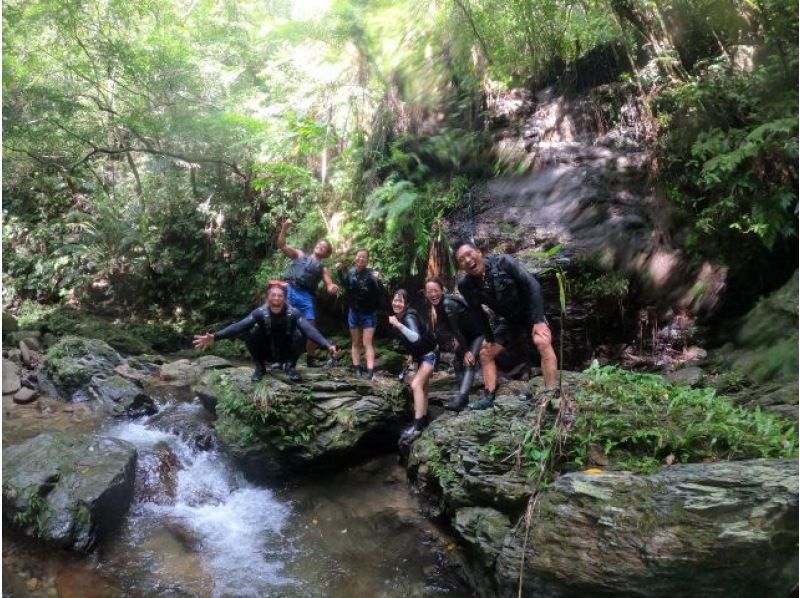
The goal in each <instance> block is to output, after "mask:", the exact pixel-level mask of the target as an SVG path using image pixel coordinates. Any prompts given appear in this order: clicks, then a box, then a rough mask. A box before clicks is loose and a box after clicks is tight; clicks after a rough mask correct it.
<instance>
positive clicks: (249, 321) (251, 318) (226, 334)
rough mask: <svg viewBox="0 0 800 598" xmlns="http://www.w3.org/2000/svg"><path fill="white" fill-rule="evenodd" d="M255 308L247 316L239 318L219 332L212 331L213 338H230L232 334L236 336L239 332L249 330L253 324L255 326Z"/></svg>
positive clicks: (216, 339)
mask: <svg viewBox="0 0 800 598" xmlns="http://www.w3.org/2000/svg"><path fill="white" fill-rule="evenodd" d="M256 312H258V310H257V309H254V310H253V311H251V312H250V313H249V314H248V315H247V317H245V318H243V319H241V320H239V321H238V322H234V323H233V324H231V325H230V326H226V327H225V328H223V329H222V330H220V331H219V332H215V333H214V340H215V341H218V340H222V339H224V338H230V337H232V336H236V335H237V334H241V333H242V332H245V331H246V330H250V329H251V328H252V327H253V326H255V324H256V322H257V321H258V320H257V318H256V315H257V314H256Z"/></svg>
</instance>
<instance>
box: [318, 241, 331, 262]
mask: <svg viewBox="0 0 800 598" xmlns="http://www.w3.org/2000/svg"><path fill="white" fill-rule="evenodd" d="M331 253H333V248H332V247H331V244H330V243H328V241H327V240H326V239H320V240H319V241H317V244H316V245H314V256H315V257H316V258H317V259H320V260H322V259H325V258H326V257H330V255H331Z"/></svg>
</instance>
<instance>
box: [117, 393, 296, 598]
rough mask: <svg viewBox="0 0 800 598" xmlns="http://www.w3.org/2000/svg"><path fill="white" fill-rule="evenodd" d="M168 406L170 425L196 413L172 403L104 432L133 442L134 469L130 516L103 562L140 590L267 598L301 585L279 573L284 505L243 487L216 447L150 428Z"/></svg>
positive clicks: (287, 510) (285, 553)
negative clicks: (201, 447)
mask: <svg viewBox="0 0 800 598" xmlns="http://www.w3.org/2000/svg"><path fill="white" fill-rule="evenodd" d="M165 409H166V410H169V409H172V410H174V413H173V414H172V417H171V418H169V419H170V420H171V421H173V422H175V421H183V422H186V421H189V422H191V421H193V419H194V420H197V419H198V410H199V411H202V407H201V406H199V405H197V404H188V403H175V404H171V405H167V406H165V407H164V408H163V409H162V412H161V413H160V414H159V415H158V416H154V417H152V418H144V419H141V420H138V421H132V422H125V423H119V424H116V425H114V426H112V427H110V428H109V429H107V430H106V431H105V432H104V435H107V436H113V437H116V438H120V439H122V440H125V441H127V442H130V443H131V444H133V445H134V446H136V448H137V450H138V451H139V463H138V466H137V489H136V496H135V498H134V504H133V505H132V508H131V515H130V517H129V518H128V523H127V524H126V527H125V529H124V530H123V533H122V536H121V538H120V540H119V542H118V543H117V544H118V545H117V546H116V547H113V546H112V547H111V549H110V554H109V555H108V557H109V558H108V559H105V558H104V559H103V560H104V561H106V560H107V563H108V566H110V567H111V568H114V569H116V568H120V569H121V570H125V571H126V572H127V573H125V574H124V575H121V577H123V578H126V579H127V580H128V583H129V584H131V585H132V586H133V587H131V588H130V589H131V590H137V591H140V592H144V593H149V592H156V591H157V592H161V593H164V592H166V593H167V594H171V595H186V594H190V595H198V594H199V595H212V596H220V597H223V596H264V595H268V594H270V593H272V592H274V591H275V589H276V588H277V587H280V586H284V587H285V586H293V585H298V584H299V582H298V581H295V580H293V579H291V578H290V577H287V576H285V575H284V574H283V573H282V569H283V567H284V563H285V559H286V558H287V556H288V555H289V554H290V552H291V549H290V548H288V547H287V545H288V544H289V542H288V541H286V540H285V538H284V532H285V530H286V526H287V522H288V520H289V517H290V515H291V509H290V507H289V505H287V504H285V503H282V502H279V501H278V499H277V498H276V497H275V494H274V493H273V492H272V491H271V490H269V489H267V488H262V487H255V486H253V485H252V484H250V483H249V482H247V481H246V480H245V479H244V478H243V477H242V476H241V474H239V473H238V472H237V471H236V470H235V469H234V467H233V466H232V465H231V464H230V463H229V462H228V460H227V459H226V458H225V456H224V455H223V454H221V453H220V452H218V451H217V450H216V449H215V448H211V449H210V450H199V449H197V448H196V447H194V446H193V445H192V443H191V439H190V438H186V436H187V435H186V434H178V433H174V431H173V430H169V431H164V430H162V429H158V428H157V427H155V426H158V425H159V424H162V425H163V420H164V410H165ZM155 418H159V419H155ZM159 420H161V421H159ZM189 425H191V424H189ZM188 436H191V434H189V435H188ZM198 566H199V567H198ZM104 568H105V565H104ZM198 569H199V570H198Z"/></svg>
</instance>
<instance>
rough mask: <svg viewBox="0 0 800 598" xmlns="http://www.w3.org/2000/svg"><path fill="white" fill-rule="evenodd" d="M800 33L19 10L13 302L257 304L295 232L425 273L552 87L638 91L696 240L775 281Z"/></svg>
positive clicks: (691, 1)
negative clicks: (503, 110)
mask: <svg viewBox="0 0 800 598" xmlns="http://www.w3.org/2000/svg"><path fill="white" fill-rule="evenodd" d="M797 22H798V15H797V3H795V2H788V1H786V0H536V1H533V0H503V1H499V0H437V1H434V2H429V1H421V0H391V1H388V0H373V1H367V0H329V1H325V0H315V1H309V2H290V1H288V0H270V1H268V2H259V1H256V0H225V1H222V2H218V1H212V0H159V1H157V2H156V1H153V0H142V1H140V2H124V1H121V0H82V1H77V0H58V1H56V0H24V1H23V0H5V2H4V3H3V181H2V185H3V188H2V191H3V249H4V260H3V289H4V291H3V293H4V295H3V300H4V304H6V305H11V306H19V305H20V304H21V303H22V302H25V301H35V302H38V303H40V304H49V305H59V304H63V303H65V302H73V303H76V304H77V303H80V304H85V305H92V306H93V309H94V310H95V311H98V312H100V311H107V312H109V313H112V314H114V315H117V316H124V317H126V318H129V317H131V316H135V317H137V318H139V319H141V320H142V321H143V322H146V321H148V320H152V319H156V320H168V321H174V322H178V323H184V324H186V325H194V323H196V322H208V321H213V320H215V319H219V318H221V317H223V316H227V315H230V314H232V313H243V312H244V311H245V310H246V309H247V306H248V305H250V303H251V302H252V300H253V297H254V293H255V291H256V289H257V287H258V285H259V283H261V282H263V280H264V279H265V278H266V277H267V276H271V275H274V274H277V273H279V272H280V271H281V270H282V269H283V267H285V263H284V261H283V260H282V259H281V257H280V256H279V252H277V251H276V249H277V247H276V236H277V232H278V229H279V226H280V224H281V222H282V221H283V220H284V219H285V218H287V217H291V218H292V219H293V220H294V221H295V222H297V223H298V225H297V227H296V228H295V230H294V232H293V237H292V239H291V242H292V243H293V244H296V245H300V246H307V245H308V244H310V243H311V242H312V241H313V240H314V239H315V238H316V237H317V236H319V235H325V236H328V237H329V238H330V239H331V240H332V241H333V242H334V244H336V245H337V247H338V248H339V249H340V251H342V252H343V253H346V252H347V251H348V250H349V249H354V248H355V247H360V246H365V247H367V248H369V249H370V250H371V252H372V262H373V265H374V267H375V268H376V269H378V270H380V271H381V272H382V274H383V276H384V277H385V279H386V280H388V281H390V282H397V281H403V280H406V279H408V278H409V277H412V276H415V275H419V273H423V274H424V271H425V268H426V260H427V259H428V258H429V253H430V248H431V247H432V246H436V244H437V243H440V242H441V234H442V233H441V229H440V228H439V226H438V223H439V221H440V220H441V218H442V217H443V215H445V214H446V213H447V212H448V211H449V210H451V209H453V208H454V207H455V206H457V205H459V203H460V202H463V201H467V200H468V198H469V195H470V192H471V190H472V189H473V188H474V187H475V186H476V185H479V184H480V182H481V181H483V180H485V179H487V178H488V177H490V176H491V175H492V173H493V172H495V166H496V165H495V164H494V163H493V160H494V158H493V156H492V154H491V152H490V151H489V147H488V140H487V135H486V124H485V106H486V98H487V97H488V96H490V95H491V94H496V93H501V92H502V91H504V90H507V89H510V88H513V87H528V88H535V87H536V86H540V85H545V84H555V85H558V86H561V87H562V88H564V89H573V90H577V89H581V88H585V87H588V86H591V85H595V84H598V83H603V82H609V81H612V82H613V81H616V82H627V83H629V84H631V85H635V86H636V89H637V90H638V93H639V94H641V96H642V97H643V98H645V100H646V103H647V106H648V107H649V111H650V114H649V115H648V118H649V119H650V121H651V122H650V124H651V130H652V143H653V147H654V150H655V151H656V152H657V153H658V155H659V160H658V161H657V164H658V167H659V172H658V173H657V176H659V177H661V179H662V180H663V182H664V184H665V186H666V188H667V190H668V194H669V196H670V198H671V199H672V201H673V202H674V203H675V205H676V206H677V207H678V209H679V210H680V211H681V213H682V214H683V217H684V218H685V219H686V221H687V222H689V223H690V225H691V226H690V230H691V235H690V238H689V239H687V247H688V248H689V249H690V250H691V251H694V252H696V253H697V255H698V256H700V255H705V256H707V255H713V257H714V258H715V259H718V260H721V261H723V262H725V263H728V264H730V265H732V266H736V265H740V264H743V263H746V264H749V265H750V267H751V268H753V267H756V266H757V264H758V261H757V259H756V258H758V259H762V260H764V259H769V257H770V255H773V254H774V252H775V251H778V250H780V248H781V247H785V246H786V244H787V243H789V244H791V243H792V242H793V241H792V240H793V239H796V236H797V125H798V122H797V72H798V56H797V52H798V49H797ZM598 77H601V78H603V77H604V78H605V80H600V79H598ZM795 259H796V258H795ZM794 267H796V262H795V264H794ZM788 274H789V273H787V276H788Z"/></svg>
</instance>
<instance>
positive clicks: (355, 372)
mask: <svg viewBox="0 0 800 598" xmlns="http://www.w3.org/2000/svg"><path fill="white" fill-rule="evenodd" d="M350 370H351V371H352V372H353V375H354V376H355V377H356V378H361V376H362V375H363V372H362V370H361V366H360V365H353V366H350Z"/></svg>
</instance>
